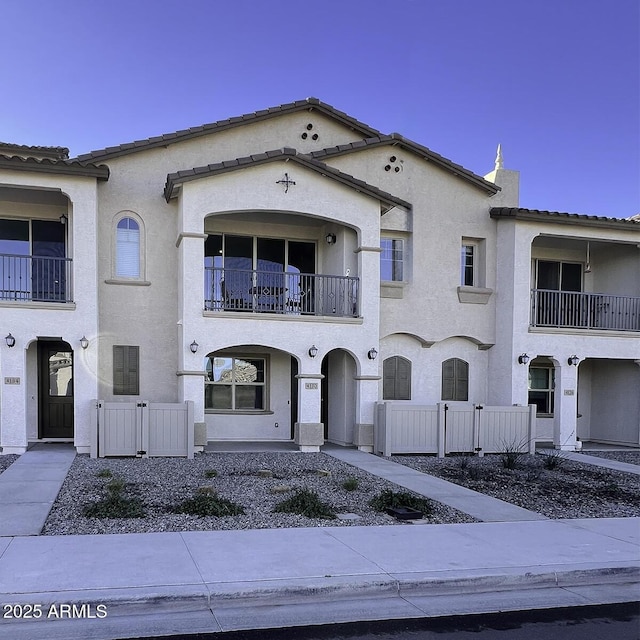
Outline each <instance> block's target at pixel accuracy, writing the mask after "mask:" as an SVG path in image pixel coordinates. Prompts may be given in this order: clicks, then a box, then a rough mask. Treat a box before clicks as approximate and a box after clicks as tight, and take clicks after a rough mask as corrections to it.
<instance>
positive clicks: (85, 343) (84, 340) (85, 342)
mask: <svg viewBox="0 0 640 640" xmlns="http://www.w3.org/2000/svg"><path fill="white" fill-rule="evenodd" d="M80 346H81V347H82V348H83V349H86V348H87V347H88V346H89V341H88V340H87V336H85V335H83V336H82V338H80Z"/></svg>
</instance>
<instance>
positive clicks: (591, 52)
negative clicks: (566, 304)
mask: <svg viewBox="0 0 640 640" xmlns="http://www.w3.org/2000/svg"><path fill="white" fill-rule="evenodd" d="M0 23H1V24H2V26H3V28H2V37H1V38H0V94H1V95H2V100H0V140H2V141H5V142H14V143H18V144H33V145H60V146H67V147H69V148H70V150H71V155H78V154H80V153H84V152H87V151H90V150H92V149H100V148H103V147H107V146H110V145H115V144H121V143H125V142H130V141H133V140H136V139H140V138H146V137H150V136H153V135H159V134H161V133H169V132H172V131H176V130H178V129H184V128H188V127H191V126H197V125H199V124H203V123H207V122H214V121H216V120H220V119H224V118H228V117H231V116H235V115H241V114H243V113H249V112H252V111H255V110H257V109H263V108H266V107H270V106H275V105H278V104H282V103H284V102H290V101H293V100H299V99H303V98H306V97H308V96H315V97H317V98H320V100H322V101H324V102H327V103H329V104H331V105H333V106H334V107H336V108H337V109H340V110H342V111H346V112H347V113H349V114H350V115H352V116H354V117H355V118H358V119H359V120H362V121H363V122H365V123H367V124H369V125H371V126H372V127H375V128H377V129H380V130H381V131H383V132H385V133H390V132H392V131H397V132H399V133H402V134H403V135H405V136H407V137H409V138H411V139H413V140H415V141H416V142H419V143H420V144H423V145H426V146H427V147H429V148H430V149H432V150H433V151H436V152H437V153H440V154H442V155H444V156H446V157H448V158H450V159H451V160H453V161H454V162H457V163H459V164H462V165H464V166H465V167H467V168H468V169H471V170H472V171H474V172H476V173H478V174H484V173H487V172H488V171H490V170H491V169H492V168H493V161H494V158H495V150H496V146H497V144H498V142H500V143H502V148H503V152H504V158H505V166H506V167H507V168H509V169H517V170H519V171H520V172H521V205H522V206H524V207H530V208H539V209H550V210H555V211H569V212H574V213H586V214H594V215H605V216H615V217H626V216H631V215H634V214H636V213H638V212H640V192H639V191H640V187H639V184H640V160H639V156H640V98H639V95H640V48H639V47H640V45H639V42H640V3H638V1H637V0H535V2H534V1H532V0H486V1H485V2H481V1H480V0H446V1H445V0H323V1H322V2H306V1H305V0H233V2H228V1H223V0H209V1H206V0H181V1H180V2H175V1H172V2H168V1H166V0H155V1H153V0H127V1H122V0H105V1H103V2H97V1H95V0H28V1H25V0H0Z"/></svg>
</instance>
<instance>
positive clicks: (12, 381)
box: [4, 378, 20, 384]
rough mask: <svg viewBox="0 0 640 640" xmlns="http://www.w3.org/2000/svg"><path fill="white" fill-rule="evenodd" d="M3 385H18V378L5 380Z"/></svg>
mask: <svg viewBox="0 0 640 640" xmlns="http://www.w3.org/2000/svg"><path fill="white" fill-rule="evenodd" d="M4 383H5V384H20V378H5V379H4Z"/></svg>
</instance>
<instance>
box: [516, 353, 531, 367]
mask: <svg viewBox="0 0 640 640" xmlns="http://www.w3.org/2000/svg"><path fill="white" fill-rule="evenodd" d="M529 360H531V358H530V357H529V356H528V355H527V354H526V353H523V354H522V355H520V356H518V364H527V363H528V362H529Z"/></svg>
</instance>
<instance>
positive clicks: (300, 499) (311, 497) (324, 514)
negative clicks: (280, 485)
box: [273, 489, 336, 520]
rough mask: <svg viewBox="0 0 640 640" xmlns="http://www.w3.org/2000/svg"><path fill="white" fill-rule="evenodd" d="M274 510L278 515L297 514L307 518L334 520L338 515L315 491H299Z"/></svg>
mask: <svg viewBox="0 0 640 640" xmlns="http://www.w3.org/2000/svg"><path fill="white" fill-rule="evenodd" d="M273 510H274V511H275V512H276V513H297V514H298V515H301V516H306V517H307V518H323V519H325V520H333V519H334V518H335V517H336V514H335V512H334V510H333V508H332V507H331V506H329V505H328V504H325V503H324V502H322V501H321V500H320V497H319V496H318V494H317V493H316V492H315V491H310V490H309V489H298V490H297V491H296V492H295V493H294V494H293V495H292V496H291V497H290V498H287V499H286V500H283V501H282V502H279V503H278V504H277V505H276V506H275V507H274V508H273Z"/></svg>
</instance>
